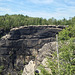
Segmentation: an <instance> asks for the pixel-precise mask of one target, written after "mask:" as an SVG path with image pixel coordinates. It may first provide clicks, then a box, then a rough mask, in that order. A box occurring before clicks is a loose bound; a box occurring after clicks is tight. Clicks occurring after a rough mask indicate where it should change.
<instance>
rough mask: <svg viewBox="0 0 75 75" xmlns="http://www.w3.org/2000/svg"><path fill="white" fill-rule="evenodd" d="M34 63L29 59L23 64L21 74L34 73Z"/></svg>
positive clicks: (29, 74)
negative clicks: (26, 63) (27, 62)
mask: <svg viewBox="0 0 75 75" xmlns="http://www.w3.org/2000/svg"><path fill="white" fill-rule="evenodd" d="M34 67H35V64H34V62H33V61H32V60H31V61H30V62H29V64H28V65H25V67H24V70H23V73H22V75H34V71H35V70H34Z"/></svg>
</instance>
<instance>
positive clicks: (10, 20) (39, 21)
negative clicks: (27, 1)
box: [0, 14, 75, 29]
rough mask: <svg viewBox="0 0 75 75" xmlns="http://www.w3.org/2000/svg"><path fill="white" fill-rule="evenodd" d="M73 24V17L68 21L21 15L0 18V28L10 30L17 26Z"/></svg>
mask: <svg viewBox="0 0 75 75" xmlns="http://www.w3.org/2000/svg"><path fill="white" fill-rule="evenodd" d="M71 24H75V17H73V18H70V19H69V20H67V19H65V18H63V19H62V20H57V19H55V18H53V17H52V18H50V19H48V20H47V19H44V18H38V17H29V16H27V15H26V16H24V15H22V14H18V15H16V14H14V15H8V14H6V15H2V16H0V28H4V29H10V28H13V27H19V26H25V25H26V26H28V25H71Z"/></svg>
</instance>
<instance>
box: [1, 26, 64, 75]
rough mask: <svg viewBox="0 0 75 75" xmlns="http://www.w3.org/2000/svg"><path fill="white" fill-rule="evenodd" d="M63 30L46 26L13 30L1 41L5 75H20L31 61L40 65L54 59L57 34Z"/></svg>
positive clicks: (2, 63)
mask: <svg viewBox="0 0 75 75" xmlns="http://www.w3.org/2000/svg"><path fill="white" fill-rule="evenodd" d="M62 28H63V26H62ZM62 28H61V27H58V26H55V25H54V26H47V25H46V26H28V27H24V26H23V27H20V28H14V29H11V30H10V32H9V34H7V35H5V36H3V37H2V38H1V39H0V65H3V66H4V70H3V75H8V72H9V73H10V74H11V75H13V73H14V75H20V71H21V70H23V68H24V65H27V64H28V63H29V61H30V60H33V61H36V60H37V62H35V63H37V65H39V64H40V62H41V61H43V59H44V58H45V57H47V56H50V57H52V56H51V54H52V52H53V51H54V50H55V40H56V39H55V37H56V34H57V33H58V32H59V31H61V30H62ZM36 58H37V59H36ZM15 73H16V74H15Z"/></svg>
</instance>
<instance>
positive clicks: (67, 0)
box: [0, 0, 75, 19]
mask: <svg viewBox="0 0 75 75" xmlns="http://www.w3.org/2000/svg"><path fill="white" fill-rule="evenodd" d="M5 14H9V15H12V14H23V15H28V16H30V17H42V18H46V19H49V18H52V17H54V18H56V19H63V18H66V19H69V18H71V17H74V16H75V0H0V15H5Z"/></svg>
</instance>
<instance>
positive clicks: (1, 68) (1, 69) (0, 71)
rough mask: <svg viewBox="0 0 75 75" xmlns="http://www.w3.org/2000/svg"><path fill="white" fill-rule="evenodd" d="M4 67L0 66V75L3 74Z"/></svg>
mask: <svg viewBox="0 0 75 75" xmlns="http://www.w3.org/2000/svg"><path fill="white" fill-rule="evenodd" d="M3 69H4V66H3V65H2V66H0V74H1V73H2V72H3Z"/></svg>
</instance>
